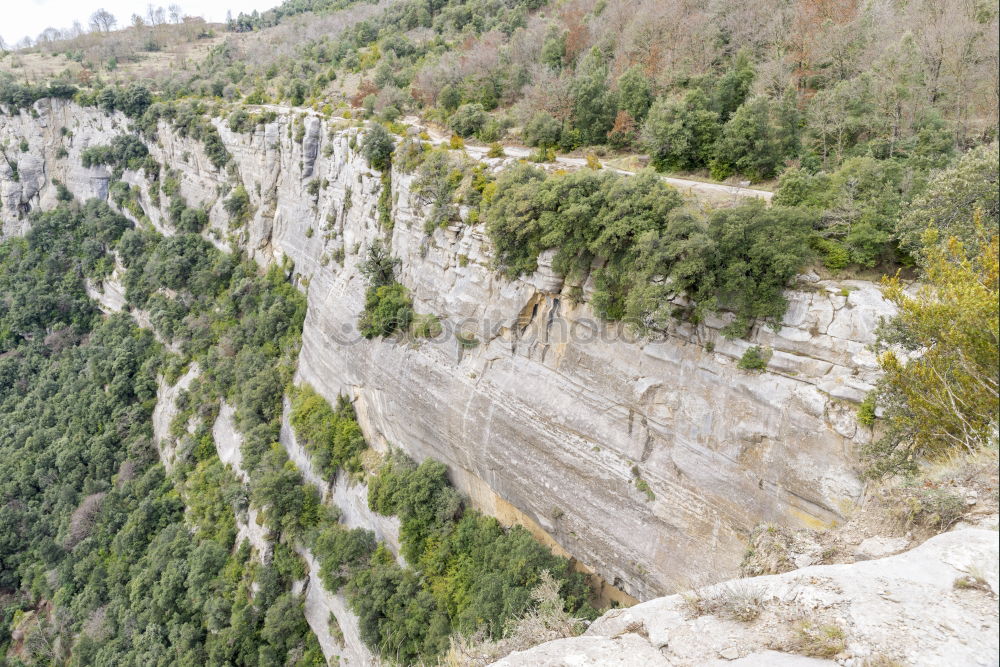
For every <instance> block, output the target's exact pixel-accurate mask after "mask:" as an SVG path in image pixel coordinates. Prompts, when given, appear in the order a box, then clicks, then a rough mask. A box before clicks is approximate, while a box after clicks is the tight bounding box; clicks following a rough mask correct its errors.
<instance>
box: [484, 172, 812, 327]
mask: <svg viewBox="0 0 1000 667" xmlns="http://www.w3.org/2000/svg"><path fill="white" fill-rule="evenodd" d="M680 204H681V199H680V197H679V195H678V194H677V193H676V192H675V191H674V190H673V189H671V188H670V187H669V186H667V185H665V184H663V182H662V181H661V180H660V179H659V178H658V177H657V176H656V175H655V174H653V173H651V172H648V171H647V172H644V173H642V174H639V175H638V176H635V177H631V178H622V177H620V176H618V175H616V174H614V173H611V172H605V171H601V172H595V171H592V170H581V171H579V172H575V173H571V174H557V175H554V176H550V177H546V176H545V175H544V173H542V172H541V171H539V170H537V169H534V168H532V167H530V166H527V165H519V166H516V167H514V168H512V169H510V170H508V171H507V172H504V173H503V174H501V175H500V177H499V178H498V180H497V182H496V191H495V194H493V195H492V196H491V198H490V199H489V201H484V204H483V215H482V219H483V220H484V221H485V223H486V230H487V232H488V233H489V234H490V237H491V239H492V240H493V244H494V247H495V248H496V249H497V261H498V264H499V266H500V268H501V269H503V270H504V271H505V272H506V273H507V274H508V275H510V276H515V275H519V274H522V273H528V272H531V271H534V270H535V268H536V267H537V258H538V255H539V254H540V253H541V252H542V251H544V250H547V249H550V248H555V249H556V253H555V256H554V257H553V261H552V267H553V268H554V269H555V270H556V271H558V272H559V273H561V274H563V275H565V276H570V277H574V278H580V277H582V276H585V275H586V274H587V272H588V271H590V270H591V267H592V266H593V265H595V262H596V263H597V264H599V265H600V268H599V269H597V271H596V273H595V282H596V287H597V290H596V291H595V294H594V306H595V308H596V309H597V311H598V313H600V314H601V315H602V317H605V318H607V319H612V320H623V319H624V320H627V321H629V322H630V323H631V324H633V325H636V326H638V327H639V328H646V327H650V326H652V327H654V328H655V327H658V326H660V325H661V324H662V323H663V322H664V321H665V319H666V318H667V317H669V316H670V315H671V313H672V309H673V306H672V305H671V303H670V300H671V298H672V297H673V296H676V295H677V294H681V293H683V294H685V295H687V296H688V297H689V298H690V299H693V300H694V302H695V303H696V310H697V311H698V312H705V311H713V310H717V309H719V308H724V309H726V310H730V311H733V312H735V313H736V315H737V318H736V321H735V322H734V323H733V324H732V325H731V326H730V328H729V330H728V333H730V334H732V335H738V336H742V335H744V334H745V333H746V331H747V330H748V329H749V327H750V325H751V323H752V322H753V321H754V320H757V319H765V320H770V321H772V322H777V321H780V319H781V316H782V315H783V314H784V312H785V307H786V301H785V298H784V296H783V294H782V292H783V290H784V289H785V286H786V285H787V283H788V281H789V280H790V279H791V278H792V277H793V276H794V275H795V273H796V272H797V271H798V270H799V269H800V268H801V267H802V265H803V264H804V263H805V261H806V259H807V258H808V257H809V256H810V253H811V251H810V248H809V238H810V235H811V224H810V222H811V216H810V215H809V214H808V213H807V212H805V211H801V210H797V209H791V208H782V207H774V208H766V207H764V206H763V205H759V204H748V205H744V206H740V207H737V208H732V209H724V210H719V211H716V212H715V213H713V214H711V215H710V216H708V218H707V219H703V218H700V217H699V216H696V215H693V214H691V213H689V212H686V211H684V210H683V209H681V208H680Z"/></svg>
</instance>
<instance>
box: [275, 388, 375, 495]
mask: <svg viewBox="0 0 1000 667" xmlns="http://www.w3.org/2000/svg"><path fill="white" fill-rule="evenodd" d="M290 421H291V424H292V428H294V429H295V435H296V437H297V438H298V439H299V441H300V442H302V444H303V446H304V447H305V448H306V450H307V451H308V452H309V454H310V458H311V459H312V462H313V464H314V465H315V466H316V467H317V468H318V469H319V470H320V472H321V473H322V474H323V475H324V476H325V477H326V478H327V479H331V478H332V477H333V476H334V475H336V474H337V470H339V469H340V468H344V469H346V470H351V471H358V470H360V469H361V462H360V458H359V456H360V454H361V452H362V451H364V450H365V449H366V448H367V446H368V445H367V444H366V443H365V439H364V436H363V435H362V433H361V428H360V427H359V426H358V422H357V419H356V418H355V414H354V406H353V405H351V402H350V400H348V398H347V397H346V396H341V397H339V398H338V399H337V408H336V409H333V408H331V407H330V404H329V403H327V402H326V400H325V399H324V398H323V397H322V396H320V395H319V394H317V393H316V391H315V390H314V389H313V388H312V387H310V386H309V385H304V386H302V387H300V388H298V389H296V390H294V391H293V392H292V411H291V420H290Z"/></svg>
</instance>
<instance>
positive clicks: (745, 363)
mask: <svg viewBox="0 0 1000 667" xmlns="http://www.w3.org/2000/svg"><path fill="white" fill-rule="evenodd" d="M770 358H771V350H770V349H762V348H761V347H760V346H758V345H754V346H753V347H748V348H747V350H746V352H744V353H743V356H742V357H740V361H739V364H738V366H739V367H740V368H742V369H743V370H745V371H759V370H763V369H765V368H767V362H768V361H769V360H770Z"/></svg>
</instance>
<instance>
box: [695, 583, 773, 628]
mask: <svg viewBox="0 0 1000 667" xmlns="http://www.w3.org/2000/svg"><path fill="white" fill-rule="evenodd" d="M683 599H684V605H685V606H686V607H687V608H688V610H689V611H690V612H691V614H692V616H695V617H698V616H704V615H706V614H713V615H716V616H720V617H722V618H729V619H732V620H734V621H740V622H742V623H749V622H751V621H753V620H755V619H756V618H757V617H758V616H760V613H761V611H763V609H764V604H765V598H764V591H763V589H762V588H761V587H759V586H757V585H754V584H751V583H749V582H747V581H736V582H732V583H728V584H721V585H718V586H715V587H713V589H712V590H711V591H708V592H706V591H691V592H689V593H686V594H684V596H683Z"/></svg>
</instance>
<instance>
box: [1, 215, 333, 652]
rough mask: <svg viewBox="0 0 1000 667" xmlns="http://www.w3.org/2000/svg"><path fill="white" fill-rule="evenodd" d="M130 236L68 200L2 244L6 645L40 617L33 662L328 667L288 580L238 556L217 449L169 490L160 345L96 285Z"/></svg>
mask: <svg viewBox="0 0 1000 667" xmlns="http://www.w3.org/2000/svg"><path fill="white" fill-rule="evenodd" d="M128 226H129V223H128V221H127V220H125V219H124V218H122V217H121V216H119V215H117V214H115V213H113V212H112V211H111V210H110V209H108V207H107V206H106V205H105V204H103V203H98V202H96V201H91V202H88V203H87V204H86V205H85V206H83V207H79V206H77V205H76V204H75V203H71V204H69V205H68V206H63V207H61V208H58V209H56V210H54V211H51V212H48V213H43V214H41V215H36V216H34V217H33V219H32V228H31V231H30V232H29V234H28V235H27V237H26V238H24V239H9V240H7V241H5V242H3V243H2V244H0V291H2V293H3V294H4V295H6V297H7V298H6V300H5V302H4V305H3V307H0V376H2V377H3V381H2V382H0V405H2V408H3V409H2V410H0V430H2V431H3V432H4V433H5V434H7V436H5V437H4V438H3V440H2V443H0V457H2V458H3V460H4V461H7V462H10V463H11V465H5V466H2V467H0V495H2V497H3V498H4V499H5V501H4V503H3V505H2V506H0V565H2V567H0V573H2V574H0V577H2V581H0V586H2V587H3V588H4V589H5V590H6V591H8V593H5V596H4V609H3V620H4V622H3V624H2V625H0V648H2V649H3V650H4V652H5V653H6V650H7V648H8V647H9V646H10V642H11V631H12V630H13V629H14V625H15V623H16V620H17V619H18V618H24V614H25V613H26V612H30V613H31V614H33V615H34V619H35V622H34V623H32V624H27V625H22V626H21V627H19V630H20V631H21V632H22V633H24V635H23V641H22V642H20V643H19V644H18V649H17V650H18V653H17V658H18V659H21V660H23V661H24V662H25V663H26V664H50V663H64V662H67V661H69V662H72V663H74V664H98V663H107V664H111V663H115V664H120V663H136V664H140V663H141V664H152V663H160V662H162V663H179V664H184V663H189V664H193V663H209V664H223V663H229V664H236V665H250V664H280V663H284V662H285V661H286V660H288V659H291V660H292V661H294V663H295V664H299V665H319V664H323V658H322V654H321V653H320V652H319V646H318V645H317V643H316V640H315V638H314V637H313V636H312V635H311V634H310V633H309V631H308V628H307V626H306V624H305V619H304V617H303V615H302V610H301V601H300V600H298V599H297V598H295V597H293V596H291V595H290V594H289V593H286V592H284V591H287V590H288V587H289V586H290V579H289V577H288V574H287V573H282V572H280V571H279V570H278V568H276V567H275V566H274V565H273V564H268V565H263V564H260V563H259V562H257V560H256V558H251V555H250V551H249V549H248V548H246V546H244V547H242V548H241V547H239V546H238V545H234V538H235V534H236V533H235V530H234V529H233V527H232V526H233V524H232V517H233V512H234V508H235V503H236V502H237V500H238V496H239V493H240V490H239V485H238V484H237V483H235V481H234V480H232V479H231V477H230V476H229V473H227V472H226V471H225V470H224V469H223V468H222V466H221V463H220V462H219V461H218V458H216V457H215V456H214V449H209V450H198V453H197V454H196V455H195V460H194V461H192V462H191V463H186V464H184V465H183V466H182V468H181V470H179V471H178V472H177V473H176V475H177V476H176V477H174V478H173V479H168V478H167V477H165V474H164V470H163V468H162V466H161V465H160V464H159V463H157V460H156V459H157V456H156V449H155V447H154V446H153V443H152V432H151V412H152V408H153V405H154V402H155V395H156V381H155V374H156V373H157V371H158V370H159V369H162V368H163V363H164V359H165V357H164V353H163V349H162V347H161V346H160V345H159V344H158V343H156V342H155V340H154V338H153V336H152V334H151V333H150V332H148V331H142V330H140V329H137V328H136V327H135V326H134V324H132V322H131V319H130V318H129V317H128V316H126V315H114V316H111V317H107V318H102V317H100V315H99V314H98V312H97V310H96V309H95V308H94V306H93V304H92V303H91V302H90V301H89V299H88V297H87V294H86V291H85V289H84V279H85V278H89V279H93V280H99V279H100V278H101V277H102V276H105V275H106V274H107V273H108V270H109V268H110V265H111V263H112V259H111V256H110V251H111V250H113V249H115V250H118V251H119V252H121V251H123V250H124V249H125V246H127V245H129V243H132V246H131V247H132V252H131V253H129V257H130V262H131V263H133V264H134V263H135V260H136V255H135V245H134V241H135V237H134V234H136V233H137V232H131V231H130V232H127V233H125V234H123V232H124V231H125V230H126V228H127V227H128ZM128 236H131V238H132V239H133V240H132V241H131V242H130V241H128V239H127V238H125V237H128ZM163 266H164V268H166V266H165V265H163ZM168 274H170V271H169V270H166V271H165V272H164V273H163V274H155V275H159V276H160V277H163V276H165V275H168ZM149 277H150V278H152V277H153V276H152V275H149ZM180 280H183V278H181V279H180ZM176 284H177V286H179V287H182V285H181V284H180V283H176ZM207 452H211V455H209V454H208V453H207ZM15 462H16V463H15ZM185 505H187V506H188V507H189V509H190V512H189V513H188V515H187V517H185V511H184V508H185ZM251 590H256V594H255V595H253V596H251V595H250V594H249V593H250V591H251Z"/></svg>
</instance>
